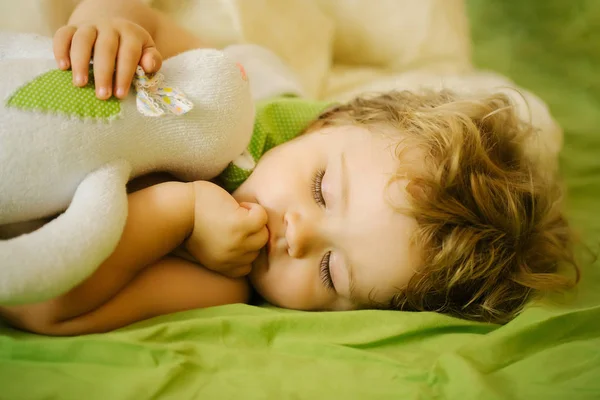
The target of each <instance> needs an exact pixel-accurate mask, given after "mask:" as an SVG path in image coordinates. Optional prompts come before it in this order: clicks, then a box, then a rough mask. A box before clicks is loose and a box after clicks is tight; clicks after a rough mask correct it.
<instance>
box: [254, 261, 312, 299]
mask: <svg viewBox="0 0 600 400" xmlns="http://www.w3.org/2000/svg"><path fill="white" fill-rule="evenodd" d="M302 262H303V260H296V262H294V261H293V260H290V262H288V263H285V262H283V260H280V261H279V262H272V263H271V264H270V265H269V269H268V270H266V269H265V268H260V267H257V268H256V269H255V270H254V271H253V272H252V274H251V276H250V278H251V281H252V284H253V285H254V287H255V289H256V291H257V292H258V293H259V294H260V295H261V296H262V297H263V298H264V299H265V300H267V301H268V302H269V303H271V304H273V305H276V306H278V307H283V308H290V309H295V310H316V309H320V308H322V304H321V303H322V301H321V300H322V299H320V297H319V294H318V293H317V292H318V290H317V288H316V287H315V281H314V278H313V277H312V276H311V274H310V269H309V268H308V266H307V265H298V264H299V263H302Z"/></svg>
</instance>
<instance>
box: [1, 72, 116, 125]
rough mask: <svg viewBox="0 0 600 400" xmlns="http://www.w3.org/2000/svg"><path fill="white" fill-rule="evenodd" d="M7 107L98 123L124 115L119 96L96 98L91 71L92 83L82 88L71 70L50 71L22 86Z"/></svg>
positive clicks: (9, 100)
mask: <svg viewBox="0 0 600 400" xmlns="http://www.w3.org/2000/svg"><path fill="white" fill-rule="evenodd" d="M7 106H9V107H15V108H19V109H21V110H25V111H35V112H44V113H53V114H60V115H65V116H68V117H71V118H79V119H82V120H87V119H92V120H98V121H108V120H110V119H113V118H115V117H116V116H118V115H119V113H120V112H121V103H120V102H119V100H117V99H116V98H115V97H111V98H110V99H109V100H106V101H104V100H99V99H98V98H96V94H95V91H94V76H93V72H92V71H91V70H90V79H89V82H88V84H87V85H86V86H85V87H82V88H79V87H76V86H74V85H73V73H72V72H71V71H61V70H52V71H50V72H46V73H44V74H42V75H40V76H38V77H37V78H35V79H34V80H33V81H31V82H29V83H27V84H25V85H24V86H21V87H20V88H19V89H18V90H17V91H16V92H15V93H13V95H12V96H11V97H10V98H9V99H8V101H7Z"/></svg>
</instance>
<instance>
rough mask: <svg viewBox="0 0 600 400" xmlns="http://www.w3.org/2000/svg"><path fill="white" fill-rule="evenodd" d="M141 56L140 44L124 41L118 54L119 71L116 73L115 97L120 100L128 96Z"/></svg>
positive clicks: (129, 40) (133, 41) (128, 40)
mask: <svg viewBox="0 0 600 400" xmlns="http://www.w3.org/2000/svg"><path fill="white" fill-rule="evenodd" d="M141 55H142V49H141V48H140V46H139V42H136V41H135V40H131V39H122V41H121V43H120V45H119V51H118V53H117V70H116V72H115V96H117V97H118V98H120V99H122V98H124V97H125V96H127V93H128V92H129V88H130V87H131V80H132V79H133V75H134V74H135V68H136V67H137V65H138V62H139V61H140V57H141Z"/></svg>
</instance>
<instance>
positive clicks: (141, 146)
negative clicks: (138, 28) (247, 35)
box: [0, 34, 254, 304]
mask: <svg viewBox="0 0 600 400" xmlns="http://www.w3.org/2000/svg"><path fill="white" fill-rule="evenodd" d="M51 48H52V45H51V40H50V39H49V38H44V37H38V36H31V35H15V34H0V94H1V96H2V105H1V106H0V225H4V224H12V223H18V222H23V221H30V220H35V219H39V218H44V217H51V216H54V215H57V214H60V215H59V216H58V217H57V218H55V219H54V220H52V221H51V222H49V223H48V224H46V225H44V226H43V227H41V228H40V229H38V230H36V231H34V232H32V233H30V234H26V235H21V236H18V237H16V238H12V239H9V240H4V241H0V304H19V303H29V302H37V301H43V300H46V299H49V298H52V297H54V296H57V295H59V294H61V293H63V292H65V291H67V290H68V289H70V288H72V287H73V286H75V285H76V284H78V283H79V282H81V281H82V280H83V279H85V278H86V277H87V276H89V275H90V274H91V273H92V272H93V271H94V270H95V269H96V268H97V267H98V266H99V265H100V264H101V262H102V261H103V260H104V259H106V257H107V256H108V255H110V253H111V252H112V251H113V250H114V248H115V246H116V245H117V243H118V241H119V239H120V237H121V233H122V230H123V227H124V225H125V221H126V218H127V195H126V186H125V185H126V183H127V182H128V181H129V180H130V179H132V178H133V177H136V176H139V175H143V174H146V173H149V172H152V171H166V172H170V173H172V174H173V175H175V176H177V177H178V178H180V179H183V180H199V179H209V178H212V177H214V176H216V175H218V174H219V173H220V172H221V171H222V170H223V169H224V168H225V167H226V166H227V165H228V163H229V162H231V161H232V160H234V159H235V158H236V157H238V156H240V155H241V154H242V153H243V152H244V149H245V148H246V146H247V145H248V142H249V141H250V137H251V135H252V125H253V118H254V107H253V101H252V99H251V95H250V88H249V84H248V82H247V78H246V75H245V73H244V70H243V68H241V67H240V66H239V65H238V64H236V62H235V61H234V60H232V59H231V58H230V57H228V56H227V55H226V53H225V52H222V51H216V50H208V49H204V50H193V51H189V52H186V53H183V54H180V55H178V56H176V57H173V58H171V59H169V60H166V61H165V63H164V65H163V67H162V69H161V73H162V74H163V75H164V82H163V85H161V87H163V86H167V87H170V88H174V89H175V91H174V92H172V91H170V90H169V89H167V90H162V91H161V90H160V88H158V89H159V90H158V91H155V92H153V93H154V94H152V90H151V89H152V88H150V89H148V92H142V93H141V94H139V95H138V96H144V94H145V97H142V98H140V99H138V98H137V97H136V92H135V91H134V90H132V91H131V94H130V95H129V97H128V98H127V99H125V100H124V101H119V100H116V99H111V100H110V101H108V102H106V101H104V102H103V101H100V100H97V99H96V98H95V96H94V89H93V87H92V86H91V85H88V87H86V88H76V87H74V86H73V85H72V84H71V73H70V71H59V70H56V67H55V61H54V60H53V57H52V54H51ZM142 83H143V82H142ZM176 89H179V92H177V91H176ZM182 94H183V95H185V98H187V100H189V102H191V105H192V106H193V107H192V108H191V110H189V111H188V112H187V113H185V114H183V115H176V114H181V113H183V112H185V111H187V110H186V109H184V110H179V109H177V106H178V105H179V106H180V107H183V108H185V107H186V106H188V103H187V102H186V101H185V99H184V98H182V97H181V96H182ZM152 96H154V98H155V101H148V98H150V97H152ZM165 99H166V100H165ZM161 103H162V105H161ZM161 110H163V111H161ZM161 112H162V113H163V115H162V116H147V115H144V113H145V114H149V115H155V114H160V113H161ZM61 213H62V214H61Z"/></svg>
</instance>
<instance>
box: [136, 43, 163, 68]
mask: <svg viewBox="0 0 600 400" xmlns="http://www.w3.org/2000/svg"><path fill="white" fill-rule="evenodd" d="M140 66H141V67H142V68H143V69H144V72H146V73H147V74H152V73H155V72H158V70H159V69H160V67H161V66H162V56H161V55H160V53H159V52H158V50H157V49H156V47H146V48H145V49H144V50H143V51H142V57H141V58H140Z"/></svg>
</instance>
